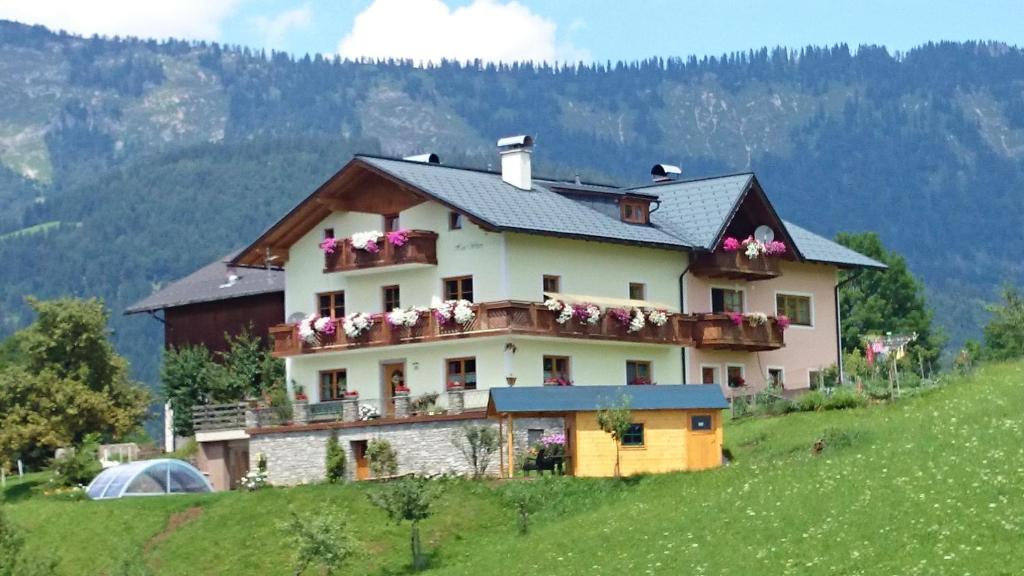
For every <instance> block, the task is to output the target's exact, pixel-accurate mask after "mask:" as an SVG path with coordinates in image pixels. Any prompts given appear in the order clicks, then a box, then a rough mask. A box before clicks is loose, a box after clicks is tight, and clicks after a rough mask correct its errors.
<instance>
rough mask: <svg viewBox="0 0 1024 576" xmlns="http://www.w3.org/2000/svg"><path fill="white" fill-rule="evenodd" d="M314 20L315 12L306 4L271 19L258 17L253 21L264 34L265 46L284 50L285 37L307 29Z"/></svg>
mask: <svg viewBox="0 0 1024 576" xmlns="http://www.w3.org/2000/svg"><path fill="white" fill-rule="evenodd" d="M312 20H313V11H312V10H311V9H310V7H309V4H305V5H303V6H301V7H299V8H295V9H292V10H286V11H284V12H281V13H280V14H278V15H277V16H274V17H271V18H268V17H266V16H257V17H255V18H254V19H253V24H254V25H255V26H256V29H257V30H259V31H260V32H261V33H262V34H263V46H265V47H266V48H276V49H282V48H284V47H285V36H287V35H288V34H289V33H290V32H292V31H293V30H298V29H302V28H306V27H307V26H309V24H310V22H312Z"/></svg>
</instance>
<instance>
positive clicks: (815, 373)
mask: <svg viewBox="0 0 1024 576" xmlns="http://www.w3.org/2000/svg"><path fill="white" fill-rule="evenodd" d="M807 383H808V385H810V387H811V390H817V389H818V388H823V387H824V386H822V374H821V370H808V371H807Z"/></svg>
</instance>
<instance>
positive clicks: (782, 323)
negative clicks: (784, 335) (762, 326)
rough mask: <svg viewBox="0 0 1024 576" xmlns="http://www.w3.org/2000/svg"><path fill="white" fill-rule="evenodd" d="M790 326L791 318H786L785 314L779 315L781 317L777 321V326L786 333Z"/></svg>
mask: <svg viewBox="0 0 1024 576" xmlns="http://www.w3.org/2000/svg"><path fill="white" fill-rule="evenodd" d="M789 324H790V321H789V316H786V315H785V314H779V317H778V318H776V319H775V325H776V326H778V327H779V330H781V331H785V330H786V328H789Z"/></svg>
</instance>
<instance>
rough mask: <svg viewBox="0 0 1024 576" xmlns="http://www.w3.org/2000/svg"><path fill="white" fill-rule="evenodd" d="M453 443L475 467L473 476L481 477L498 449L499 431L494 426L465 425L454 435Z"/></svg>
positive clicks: (471, 466)
mask: <svg viewBox="0 0 1024 576" xmlns="http://www.w3.org/2000/svg"><path fill="white" fill-rule="evenodd" d="M452 444H453V445H454V446H455V448H456V449H457V450H458V451H459V452H460V453H461V454H462V456H463V458H465V459H466V463H467V464H469V466H470V468H472V469H473V477H474V478H481V477H483V476H484V474H486V473H487V467H488V466H489V465H490V464H491V460H492V459H493V457H494V454H495V453H496V452H497V451H498V446H499V443H498V431H497V430H496V429H495V428H494V427H493V426H463V427H462V430H460V431H458V432H455V434H454V435H453V437H452Z"/></svg>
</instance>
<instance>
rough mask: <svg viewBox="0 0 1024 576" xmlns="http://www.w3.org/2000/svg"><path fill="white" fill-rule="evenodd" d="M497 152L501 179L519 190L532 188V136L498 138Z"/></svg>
mask: <svg viewBox="0 0 1024 576" xmlns="http://www.w3.org/2000/svg"><path fill="white" fill-rule="evenodd" d="M498 154H500V155H501V179H502V180H504V181H505V182H508V183H509V184H511V185H513V186H515V187H516V188H519V189H520V190H530V189H532V188H533V176H532V174H531V173H530V172H531V170H530V155H531V154H533V138H531V137H530V136H526V135H521V136H509V137H507V138H502V139H501V140H498Z"/></svg>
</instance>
